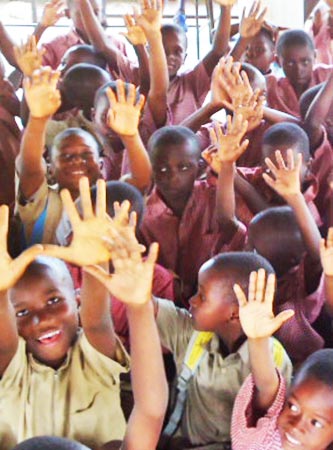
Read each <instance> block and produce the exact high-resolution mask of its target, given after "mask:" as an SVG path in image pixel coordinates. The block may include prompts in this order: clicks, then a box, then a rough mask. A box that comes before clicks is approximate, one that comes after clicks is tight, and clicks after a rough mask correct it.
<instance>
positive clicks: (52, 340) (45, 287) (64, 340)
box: [9, 266, 78, 369]
mask: <svg viewBox="0 0 333 450" xmlns="http://www.w3.org/2000/svg"><path fill="white" fill-rule="evenodd" d="M9 295H10V300H11V302H12V304H13V306H14V309H15V314H16V320H17V327H18V332H19V335H20V336H22V338H23V339H24V340H25V341H26V343H27V349H28V351H29V352H31V353H32V354H33V356H34V357H35V358H36V359H37V360H38V361H40V362H42V363H43V364H45V365H47V366H50V367H53V368H55V369H56V368H58V367H59V366H60V365H61V364H62V362H63V361H64V360H65V358H66V355H67V352H68V350H69V348H70V347H71V345H72V344H73V342H74V341H75V339H76V336H77V330H78V311H77V303H76V299H75V294H74V289H73V286H71V284H70V280H68V278H65V277H62V276H61V275H60V274H59V272H58V271H55V270H52V268H51V267H46V266H41V268H40V270H39V273H34V274H29V275H26V276H25V277H24V278H23V279H21V280H20V281H19V283H18V284H17V285H16V286H15V287H14V288H12V289H11V290H10V293H9Z"/></svg>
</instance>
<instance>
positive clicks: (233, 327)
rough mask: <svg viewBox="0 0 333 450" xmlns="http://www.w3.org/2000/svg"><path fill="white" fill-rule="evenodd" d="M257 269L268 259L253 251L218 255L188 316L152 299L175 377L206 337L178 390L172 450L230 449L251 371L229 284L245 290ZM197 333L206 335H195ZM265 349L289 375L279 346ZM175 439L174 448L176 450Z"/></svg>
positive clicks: (209, 265)
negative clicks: (237, 404)
mask: <svg viewBox="0 0 333 450" xmlns="http://www.w3.org/2000/svg"><path fill="white" fill-rule="evenodd" d="M260 267H265V269H266V270H267V271H268V272H269V273H272V272H273V269H272V267H271V265H270V264H269V263H268V261H266V260H265V259H264V258H262V257H261V256H259V255H255V254H254V253H248V252H230V253H225V254H220V255H217V256H215V257H214V258H212V259H210V260H209V261H207V262H205V264H203V266H202V267H201V268H200V271H199V275H198V292H197V293H196V294H195V295H194V296H193V297H192V298H191V300H190V312H188V311H186V310H184V309H179V308H176V307H175V305H174V304H172V303H171V302H168V301H165V300H161V299H156V310H157V316H156V320H157V325H158V329H159V334H160V337H161V342H162V345H163V346H165V347H166V348H168V349H170V350H171V351H172V353H173V356H174V360H175V363H176V368H177V374H178V376H179V374H180V373H181V372H183V371H182V365H183V363H184V361H185V360H186V362H187V364H190V363H189V361H188V359H187V358H186V357H185V355H186V354H187V352H189V351H190V349H191V348H192V349H193V342H194V339H196V336H198V335H199V336H200V335H202V336H206V337H209V338H208V339H206V340H205V341H204V342H201V345H200V347H202V348H203V354H202V357H201V359H200V360H198V361H197V366H195V369H192V371H193V372H191V377H190V378H189V379H188V381H187V384H186V389H185V392H186V393H184V392H182V394H183V395H185V399H186V400H185V403H184V405H183V410H181V414H180V415H179V417H178V421H179V423H177V422H176V425H177V426H176V431H175V435H174V438H173V439H172V441H171V445H170V448H172V449H173V448H181V449H184V448H193V447H195V446H200V447H201V448H204V449H205V450H213V449H215V450H216V449H223V450H224V449H229V448H230V420H231V413H232V407H233V402H234V399H235V397H236V395H237V392H238V390H239V388H240V386H241V384H242V382H243V380H244V379H245V378H246V376H247V375H248V373H249V371H250V366H249V364H248V362H249V360H248V358H249V355H248V347H247V342H246V340H245V336H244V333H243V331H242V328H241V326H240V321H239V314H238V309H239V308H238V304H237V301H236V297H235V294H234V292H233V285H234V283H235V282H238V283H239V284H240V285H242V286H243V287H244V288H245V286H246V284H247V280H248V276H249V274H250V273H251V272H252V271H253V270H258V268H260ZM237 280H238V281H237ZM196 330H198V331H196ZM200 331H204V332H207V331H208V332H210V333H198V332H200ZM194 348H195V347H194ZM269 348H270V351H271V352H272V354H274V355H275V357H276V356H277V355H278V354H279V355H280V356H281V359H280V362H278V361H277V360H275V361H276V363H277V365H280V364H281V365H282V366H280V368H281V369H282V371H283V372H284V373H285V374H286V375H287V376H290V373H291V372H290V371H291V365H290V361H289V358H288V356H287V354H286V353H285V351H284V349H283V348H282V346H281V344H279V343H278V342H277V341H273V340H271V342H270V346H269ZM190 367H191V366H190ZM187 370H189V368H188V367H187ZM177 441H178V445H179V446H176V443H177ZM173 444H174V445H173Z"/></svg>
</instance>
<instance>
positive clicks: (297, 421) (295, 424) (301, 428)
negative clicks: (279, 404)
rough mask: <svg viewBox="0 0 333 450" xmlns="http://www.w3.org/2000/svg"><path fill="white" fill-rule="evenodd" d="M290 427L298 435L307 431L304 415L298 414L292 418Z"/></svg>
mask: <svg viewBox="0 0 333 450" xmlns="http://www.w3.org/2000/svg"><path fill="white" fill-rule="evenodd" d="M290 425H291V427H292V428H293V430H295V431H296V432H298V433H304V432H305V431H306V418H305V417H304V416H303V415H302V414H297V415H295V416H292V417H291V418H290Z"/></svg>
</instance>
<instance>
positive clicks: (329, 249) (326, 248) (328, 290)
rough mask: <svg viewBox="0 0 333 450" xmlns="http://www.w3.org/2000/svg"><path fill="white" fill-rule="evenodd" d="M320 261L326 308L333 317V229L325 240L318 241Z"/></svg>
mask: <svg viewBox="0 0 333 450" xmlns="http://www.w3.org/2000/svg"><path fill="white" fill-rule="evenodd" d="M320 259H321V265H322V267H323V271H324V280H325V294H326V306H327V309H328V311H329V313H330V315H331V316H332V315H333V228H330V229H329V230H328V233H327V239H326V242H325V239H322V240H321V241H320Z"/></svg>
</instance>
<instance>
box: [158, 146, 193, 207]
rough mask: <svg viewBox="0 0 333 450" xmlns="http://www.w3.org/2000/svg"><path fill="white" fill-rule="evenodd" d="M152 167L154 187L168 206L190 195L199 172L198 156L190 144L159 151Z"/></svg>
mask: <svg viewBox="0 0 333 450" xmlns="http://www.w3.org/2000/svg"><path fill="white" fill-rule="evenodd" d="M152 165H153V176H154V181H155V184H156V187H157V189H158V190H159V192H160V193H161V194H162V196H163V198H164V199H165V200H166V202H167V203H168V204H169V205H172V204H173V202H175V201H177V200H179V198H180V197H182V198H186V197H189V196H190V195H191V192H192V189H193V185H194V182H195V179H196V177H197V175H198V170H199V156H198V153H197V152H196V151H195V150H194V149H193V148H192V144H191V142H188V141H186V142H185V143H184V144H180V145H174V146H169V147H168V149H167V151H166V149H164V151H163V150H162V151H160V153H159V155H157V157H156V158H155V160H154V161H153V164H152Z"/></svg>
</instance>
